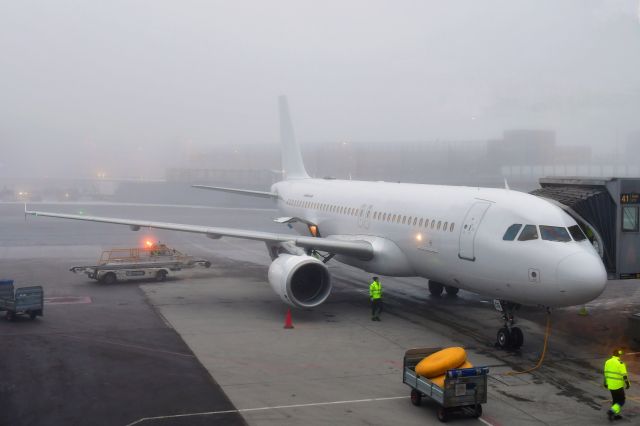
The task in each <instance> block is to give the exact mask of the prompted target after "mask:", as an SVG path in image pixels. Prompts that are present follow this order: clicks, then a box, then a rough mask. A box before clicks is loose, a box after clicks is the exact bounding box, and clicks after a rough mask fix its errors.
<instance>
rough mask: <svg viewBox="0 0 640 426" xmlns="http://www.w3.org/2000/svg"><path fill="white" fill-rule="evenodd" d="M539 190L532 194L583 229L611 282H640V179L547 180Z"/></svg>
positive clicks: (561, 178) (567, 178)
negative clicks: (630, 279) (558, 210)
mask: <svg viewBox="0 0 640 426" xmlns="http://www.w3.org/2000/svg"><path fill="white" fill-rule="evenodd" d="M540 186H541V188H540V189H536V190H534V191H532V192H531V193H532V194H534V195H536V196H539V197H542V198H545V199H548V200H550V201H551V202H553V203H554V204H556V205H558V206H560V207H561V208H562V209H563V210H565V211H566V212H567V213H569V214H570V215H571V216H572V217H573V218H574V219H575V220H576V221H577V222H578V223H579V224H580V225H581V226H582V227H583V229H584V230H585V233H586V234H587V236H588V237H589V239H590V240H591V241H592V243H593V244H594V246H595V247H596V249H597V250H598V252H599V253H600V256H601V257H602V259H603V261H604V265H605V267H606V268H607V272H608V273H609V276H610V278H613V279H628V278H640V257H639V255H640V229H639V219H640V217H639V214H640V212H639V210H640V178H583V177H546V178H541V179H540Z"/></svg>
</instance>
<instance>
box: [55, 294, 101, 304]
mask: <svg viewBox="0 0 640 426" xmlns="http://www.w3.org/2000/svg"><path fill="white" fill-rule="evenodd" d="M44 303H45V305H77V304H87V303H93V301H92V300H91V297H89V296H60V297H45V298H44Z"/></svg>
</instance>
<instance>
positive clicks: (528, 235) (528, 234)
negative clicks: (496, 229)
mask: <svg viewBox="0 0 640 426" xmlns="http://www.w3.org/2000/svg"><path fill="white" fill-rule="evenodd" d="M537 239H538V228H537V227H536V226H535V225H525V226H524V229H523V230H522V232H521V233H520V236H519V237H518V241H529V240H537Z"/></svg>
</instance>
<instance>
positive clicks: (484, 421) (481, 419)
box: [478, 417, 493, 426]
mask: <svg viewBox="0 0 640 426" xmlns="http://www.w3.org/2000/svg"><path fill="white" fill-rule="evenodd" d="M478 420H480V421H481V422H482V423H484V424H485V425H487V426H493V424H492V423H489V422H488V421H486V420H485V419H483V418H482V417H478Z"/></svg>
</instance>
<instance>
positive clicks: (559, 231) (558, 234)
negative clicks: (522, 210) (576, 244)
mask: <svg viewBox="0 0 640 426" xmlns="http://www.w3.org/2000/svg"><path fill="white" fill-rule="evenodd" d="M540 236H541V237H542V239H543V240H546V241H559V242H561V243H566V242H569V241H571V237H570V236H569V232H568V231H567V228H565V227H562V226H547V225H540Z"/></svg>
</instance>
